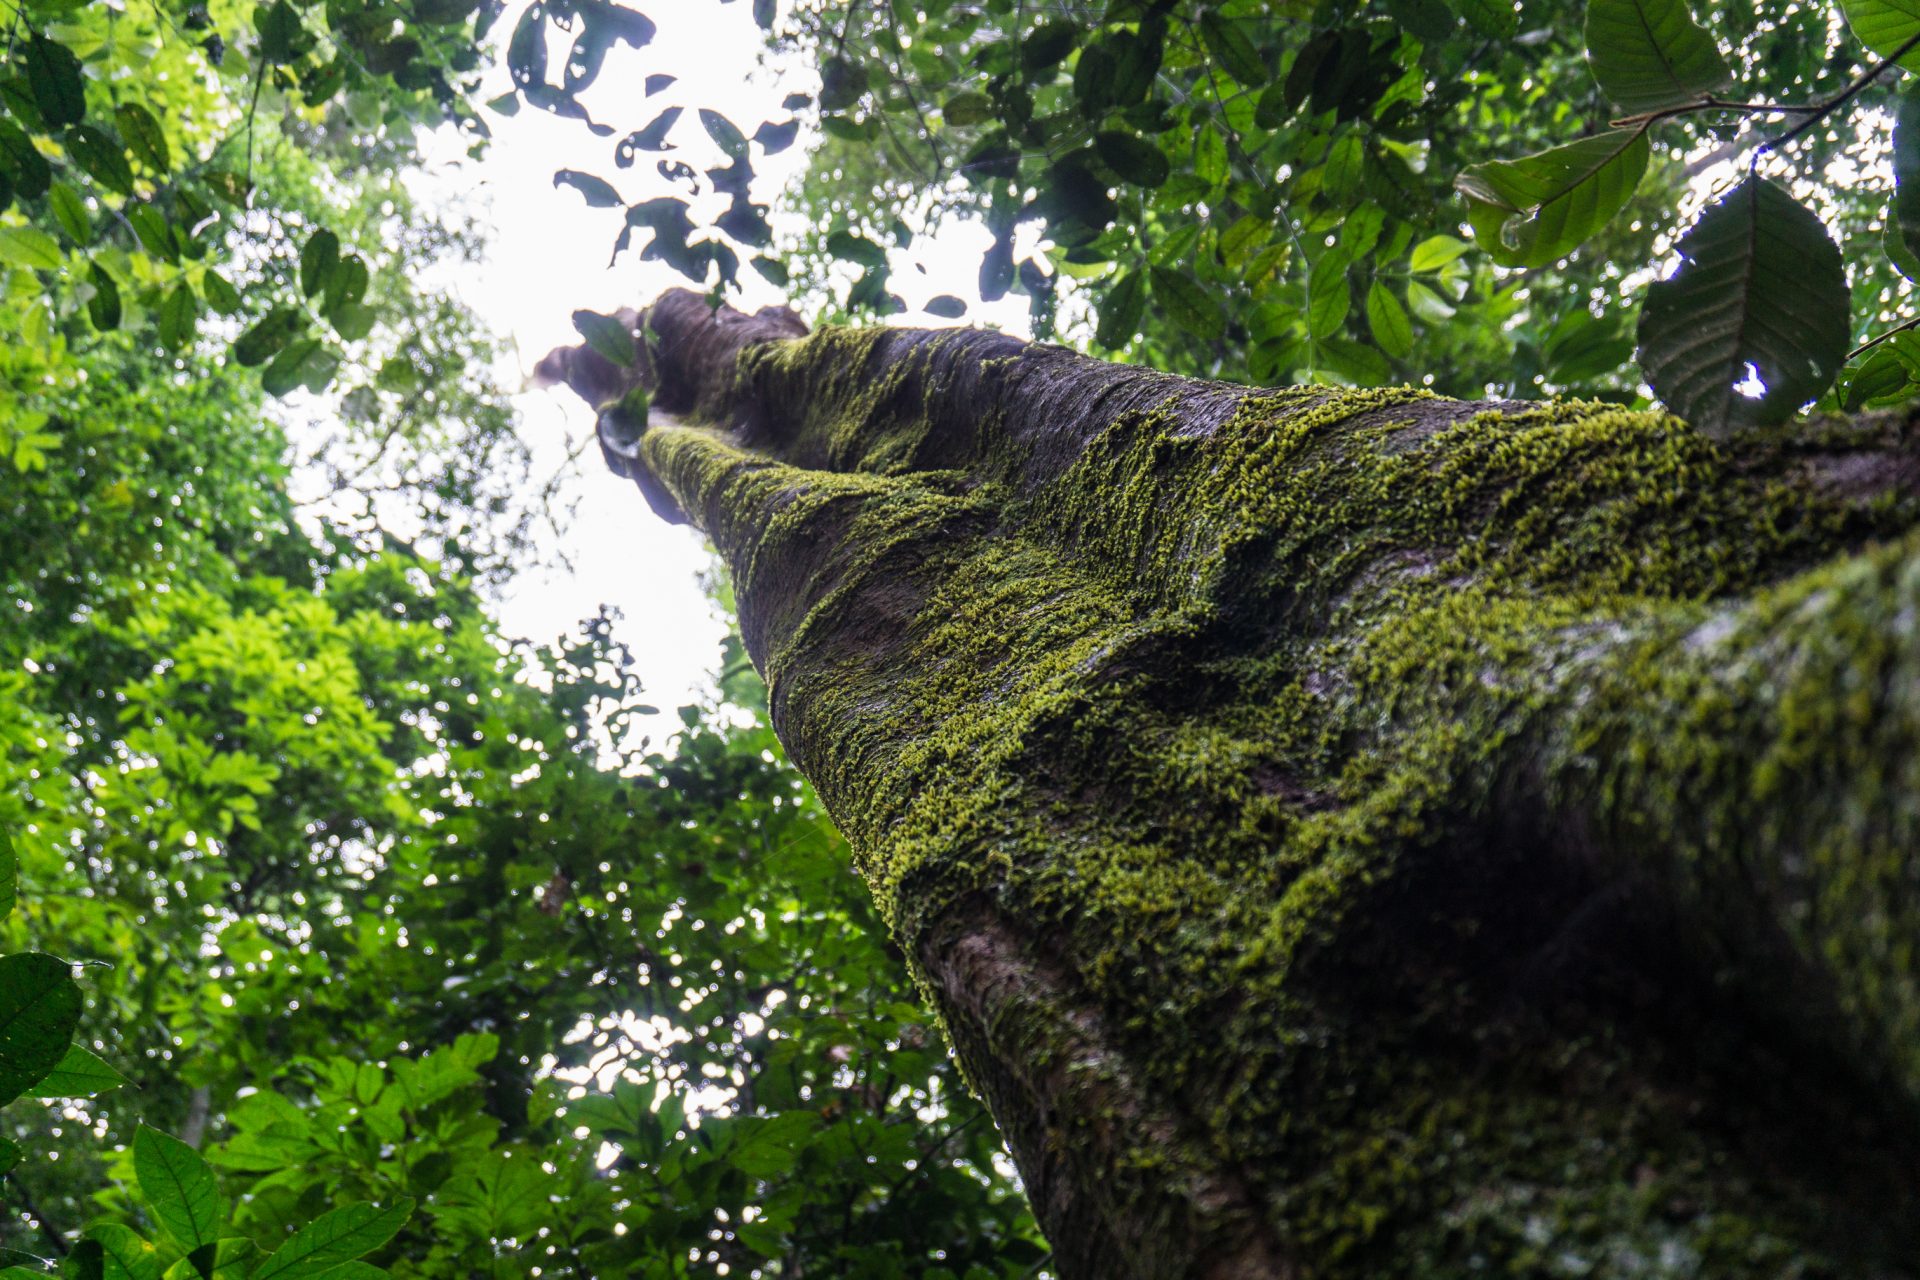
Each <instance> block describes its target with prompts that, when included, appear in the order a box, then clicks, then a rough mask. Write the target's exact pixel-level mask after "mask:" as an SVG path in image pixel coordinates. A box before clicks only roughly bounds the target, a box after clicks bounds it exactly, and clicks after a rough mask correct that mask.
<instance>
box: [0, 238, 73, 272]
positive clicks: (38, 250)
mask: <svg viewBox="0 0 1920 1280" xmlns="http://www.w3.org/2000/svg"><path fill="white" fill-rule="evenodd" d="M63 256H64V255H62V254H61V252H60V245H59V243H58V242H57V241H55V240H54V238H53V237H52V236H50V235H48V234H47V233H46V232H44V231H42V230H40V229H39V228H37V227H0V262H4V263H6V264H7V265H8V266H13V267H28V268H31V269H32V270H34V271H52V270H54V269H55V268H56V267H58V266H59V265H60V262H61V259H62V257H63Z"/></svg>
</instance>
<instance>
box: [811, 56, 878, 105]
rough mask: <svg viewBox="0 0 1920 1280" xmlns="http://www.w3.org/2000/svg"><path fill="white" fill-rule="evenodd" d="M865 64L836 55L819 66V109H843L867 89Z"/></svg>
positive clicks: (858, 98)
mask: <svg viewBox="0 0 1920 1280" xmlns="http://www.w3.org/2000/svg"><path fill="white" fill-rule="evenodd" d="M867 84H868V80H867V66H866V64H865V63H864V62H856V61H854V60H853V59H851V58H847V57H844V56H839V55H836V56H834V57H831V58H828V59H827V60H826V62H825V63H823V64H822V65H821V67H820V109H821V110H822V111H844V110H846V109H847V108H848V107H850V106H852V105H853V104H854V103H856V102H858V101H860V97H861V95H862V94H864V93H866V91H867Z"/></svg>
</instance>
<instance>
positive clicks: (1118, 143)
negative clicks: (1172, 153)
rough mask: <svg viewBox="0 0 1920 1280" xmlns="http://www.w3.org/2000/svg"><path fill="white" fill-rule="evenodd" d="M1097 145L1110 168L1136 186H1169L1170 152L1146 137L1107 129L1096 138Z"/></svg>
mask: <svg viewBox="0 0 1920 1280" xmlns="http://www.w3.org/2000/svg"><path fill="white" fill-rule="evenodd" d="M1093 145H1094V149H1095V150H1096V151H1098V152H1099V153H1100V158H1101V159H1102V160H1104V161H1106V164H1107V167H1108V168H1110V169H1112V170H1113V171H1114V172H1115V173H1117V174H1119V175H1120V177H1122V178H1124V179H1125V180H1126V181H1128V182H1131V183H1133V184H1134V185H1135V186H1138V187H1158V186H1161V185H1163V184H1165V182H1166V180H1167V175H1168V173H1169V172H1170V169H1169V167H1168V165H1167V155H1166V152H1164V151H1162V150H1161V149H1160V148H1159V147H1158V146H1156V145H1155V144H1154V143H1152V142H1150V141H1149V140H1147V139H1146V138H1142V137H1139V136H1137V135H1135V134H1131V133H1124V132H1122V131H1120V130H1118V129H1103V130H1101V131H1100V132H1099V133H1098V134H1097V135H1095V137H1094V139H1093Z"/></svg>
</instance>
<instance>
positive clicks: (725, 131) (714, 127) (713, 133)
mask: <svg viewBox="0 0 1920 1280" xmlns="http://www.w3.org/2000/svg"><path fill="white" fill-rule="evenodd" d="M700 124H701V126H702V127H703V128H705V129H706V131H707V136H708V137H709V138H712V139H713V140H714V143H715V144H716V145H717V146H719V148H720V149H721V150H722V151H724V152H726V153H727V154H728V155H730V156H733V157H735V158H736V159H737V158H738V157H740V156H744V155H745V154H747V135H746V134H744V133H741V132H740V129H739V126H737V125H735V124H734V123H733V121H731V120H729V119H727V118H726V117H725V116H723V115H721V114H720V113H719V112H718V111H709V110H708V109H707V108H705V107H702V108H700Z"/></svg>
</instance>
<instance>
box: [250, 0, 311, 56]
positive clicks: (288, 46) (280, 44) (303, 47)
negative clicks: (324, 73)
mask: <svg viewBox="0 0 1920 1280" xmlns="http://www.w3.org/2000/svg"><path fill="white" fill-rule="evenodd" d="M253 24H254V26H255V28H257V29H258V30H259V32H260V56H261V57H263V58H265V59H266V60H267V61H268V62H271V63H275V64H284V63H288V62H292V61H293V60H294V59H295V58H298V57H300V56H301V55H302V54H304V53H305V52H306V51H307V50H308V49H310V48H312V47H313V35H312V34H311V33H310V32H308V31H307V30H306V28H305V27H303V26H302V25H301V23H300V15H299V13H297V12H296V11H295V10H294V8H293V6H292V5H290V4H288V3H287V0H273V3H272V4H270V5H268V6H267V7H266V8H264V9H262V10H259V11H257V12H256V13H255V14H254V18H253Z"/></svg>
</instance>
